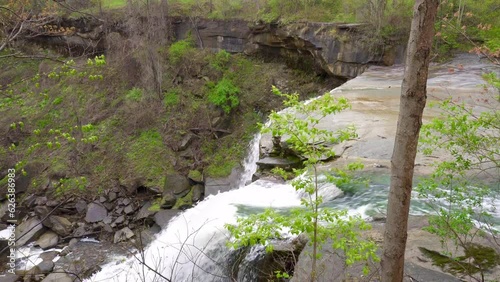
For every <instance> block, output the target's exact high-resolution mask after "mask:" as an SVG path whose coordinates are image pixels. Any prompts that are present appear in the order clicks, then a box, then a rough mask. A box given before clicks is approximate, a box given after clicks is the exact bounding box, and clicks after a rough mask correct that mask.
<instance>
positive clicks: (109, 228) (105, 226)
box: [102, 224, 113, 233]
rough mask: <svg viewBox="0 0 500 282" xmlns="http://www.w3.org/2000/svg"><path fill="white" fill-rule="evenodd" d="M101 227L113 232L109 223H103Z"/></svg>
mask: <svg viewBox="0 0 500 282" xmlns="http://www.w3.org/2000/svg"><path fill="white" fill-rule="evenodd" d="M102 229H103V230H104V231H106V232H108V233H113V227H111V225H109V224H104V226H103V227H102Z"/></svg>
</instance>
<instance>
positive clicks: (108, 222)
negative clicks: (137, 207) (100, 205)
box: [102, 214, 113, 224]
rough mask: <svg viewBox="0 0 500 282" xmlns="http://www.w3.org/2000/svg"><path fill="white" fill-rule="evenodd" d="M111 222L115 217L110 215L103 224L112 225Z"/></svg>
mask: <svg viewBox="0 0 500 282" xmlns="http://www.w3.org/2000/svg"><path fill="white" fill-rule="evenodd" d="M111 222H113V217H112V216H111V215H109V214H108V216H106V217H105V218H104V219H103V220H102V223H104V224H110V223H111Z"/></svg>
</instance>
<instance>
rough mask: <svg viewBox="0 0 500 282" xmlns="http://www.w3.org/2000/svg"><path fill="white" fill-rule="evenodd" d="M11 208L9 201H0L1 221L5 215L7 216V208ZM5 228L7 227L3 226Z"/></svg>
mask: <svg viewBox="0 0 500 282" xmlns="http://www.w3.org/2000/svg"><path fill="white" fill-rule="evenodd" d="M8 209H9V205H8V203H7V202H5V203H1V202H0V221H3V217H7V216H6V215H7V210H8ZM2 229H5V228H2Z"/></svg>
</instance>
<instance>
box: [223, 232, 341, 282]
mask: <svg viewBox="0 0 500 282" xmlns="http://www.w3.org/2000/svg"><path fill="white" fill-rule="evenodd" d="M306 244H307V237H306V236H305V235H299V236H298V237H296V238H294V239H293V240H287V241H276V242H273V246H274V249H273V251H272V252H270V253H269V252H266V250H265V248H263V247H252V248H246V250H245V252H244V253H243V254H242V253H241V252H240V253H238V252H236V255H237V256H239V258H238V257H237V258H236V259H234V258H233V259H232V260H231V269H232V272H233V273H232V274H231V276H232V277H233V278H237V279H236V280H238V281H246V280H251V281H274V280H275V278H276V271H282V272H287V273H290V272H291V271H292V270H293V266H294V264H295V262H296V258H297V257H298V256H299V255H300V253H301V252H302V250H303V249H304V247H305V245H306ZM236 275H237V277H236ZM304 281H307V280H304ZM330 281H332V280H330Z"/></svg>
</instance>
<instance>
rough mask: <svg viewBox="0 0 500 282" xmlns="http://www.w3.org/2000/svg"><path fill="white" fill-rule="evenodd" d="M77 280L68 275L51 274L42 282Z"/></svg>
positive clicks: (70, 281) (69, 281)
mask: <svg viewBox="0 0 500 282" xmlns="http://www.w3.org/2000/svg"><path fill="white" fill-rule="evenodd" d="M73 281H75V278H74V277H73V275H70V274H67V273H60V272H58V273H51V274H49V275H47V277H45V279H43V280H42V282H73Z"/></svg>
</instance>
